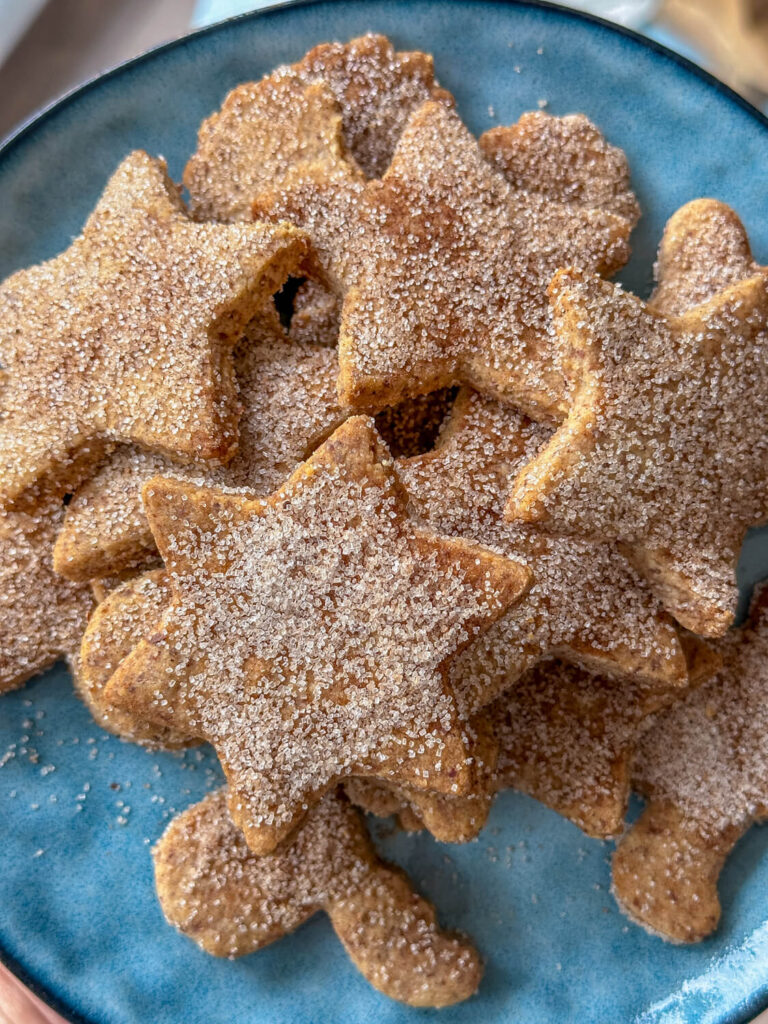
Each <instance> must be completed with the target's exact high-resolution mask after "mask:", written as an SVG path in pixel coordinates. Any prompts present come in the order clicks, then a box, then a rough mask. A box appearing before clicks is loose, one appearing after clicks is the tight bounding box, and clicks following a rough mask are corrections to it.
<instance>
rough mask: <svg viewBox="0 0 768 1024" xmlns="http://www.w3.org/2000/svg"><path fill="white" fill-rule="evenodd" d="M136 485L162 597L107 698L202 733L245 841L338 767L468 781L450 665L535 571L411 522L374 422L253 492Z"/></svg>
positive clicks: (343, 430) (430, 783)
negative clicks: (164, 590) (149, 631)
mask: <svg viewBox="0 0 768 1024" xmlns="http://www.w3.org/2000/svg"><path fill="white" fill-rule="evenodd" d="M143 493H144V504H145V507H146V511H147V516H148V518H149V523H150V526H151V528H152V532H153V534H154V537H155V541H156V543H157V545H158V548H159V550H160V553H161V555H162V557H163V559H164V561H165V564H166V568H167V570H168V572H169V575H170V579H171V587H172V591H173V601H172V604H171V607H170V609H169V610H168V612H167V613H166V614H165V615H164V617H163V619H162V621H161V622H160V624H159V625H158V627H157V629H156V630H155V632H154V633H153V635H152V636H151V637H150V638H149V639H148V640H142V641H140V642H139V644H138V646H137V647H136V648H135V650H134V651H133V652H132V653H131V654H130V655H129V656H128V657H127V658H126V659H125V660H124V661H123V662H122V664H121V665H120V666H119V667H118V669H117V671H116V673H115V675H113V676H112V679H111V680H110V682H109V684H108V686H107V689H106V697H107V699H108V700H110V701H112V702H114V703H115V704H117V705H118V706H119V707H121V708H124V709H126V710H128V711H131V712H132V713H135V714H137V715H139V716H141V717H146V718H147V719H149V720H150V721H154V722H157V723H159V724H162V725H167V726H170V727H173V728H175V729H178V730H179V731H181V732H186V733H189V734H191V735H194V736H198V737H199V738H201V739H203V738H204V739H207V740H209V741H210V742H211V743H212V744H213V746H214V747H215V748H216V751H217V753H218V755H219V757H220V759H221V762H222V766H223V768H224V771H225V774H226V776H227V779H228V781H229V784H230V790H231V798H230V804H231V811H232V816H233V819H234V820H235V822H236V823H237V824H238V825H239V826H240V827H241V828H242V829H243V831H244V832H245V834H246V837H247V840H248V844H249V845H250V846H251V848H252V849H253V850H254V851H255V852H257V853H268V852H269V851H270V850H272V849H274V847H275V846H276V844H277V843H278V842H279V841H280V840H281V839H282V838H283V837H284V836H285V835H287V834H288V832H289V831H290V830H291V828H292V827H293V826H294V825H295V824H296V823H297V822H298V820H299V819H300V818H301V817H302V815H303V813H304V812H305V811H306V809H307V807H308V806H311V805H312V804H313V803H316V802H317V801H318V800H319V799H320V798H321V797H322V795H323V794H324V793H325V792H327V791H328V790H329V789H330V788H332V787H333V786H334V785H335V784H336V782H338V781H339V780H341V779H343V778H344V777H346V776H348V775H355V774H361V775H372V776H374V777H379V778H385V779H387V780H390V781H394V782H398V783H403V782H408V783H411V784H413V785H416V786H420V787H423V788H426V787H430V788H432V789H435V790H437V791H440V792H462V791H466V789H467V787H468V786H469V785H470V782H471V778H472V768H471V765H470V764H469V763H468V761H467V757H468V753H467V752H468V748H469V746H470V737H469V736H468V735H467V733H466V730H465V728H464V727H463V725H462V722H461V716H460V714H459V709H458V707H457V705H456V701H455V699H454V697H453V695H452V693H451V692H450V690H449V689H448V687H447V686H446V682H445V663H446V661H447V659H448V658H449V657H450V655H452V654H453V653H454V652H455V651H456V649H457V648H459V647H460V646H461V645H463V644H465V643H467V642H468V641H469V639H470V638H471V637H472V636H473V635H475V634H476V632H477V631H479V630H480V629H482V628H484V627H487V626H488V625H489V624H490V623H491V622H492V621H493V620H494V619H496V618H498V616H499V615H501V614H503V612H504V611H505V610H506V608H507V607H508V606H509V605H510V604H511V603H512V602H513V601H514V600H516V599H517V598H519V596H520V595H521V594H522V593H523V592H524V591H525V589H526V587H527V586H528V584H529V573H528V570H527V569H525V568H524V567H523V566H521V565H519V564H517V563H514V562H511V561H509V560H507V559H505V558H502V557H501V556H498V555H495V554H490V553H488V552H486V551H484V550H483V549H482V548H480V547H478V546H477V545H474V544H471V543H470V542H468V541H464V540H459V539H456V540H454V539H446V538H441V537H436V536H434V535H432V534H430V533H427V532H425V531H424V530H422V529H420V528H419V527H418V526H417V525H416V524H415V523H413V522H412V521H411V520H409V518H408V516H407V514H406V501H405V495H404V492H403V491H402V489H401V485H400V483H399V481H398V479H397V476H396V474H395V472H394V470H393V467H392V463H391V460H390V458H389V455H388V453H387V451H386V448H385V447H384V445H383V444H382V442H381V441H380V439H379V437H378V435H377V434H376V431H375V429H374V427H373V423H372V421H370V420H369V419H366V418H365V417H353V418H352V419H350V420H348V421H347V422H346V423H345V424H344V425H343V426H341V427H339V429H338V430H337V431H336V432H335V433H334V434H333V435H332V437H331V438H329V440H328V441H326V442H325V443H324V444H323V445H322V446H321V447H320V448H318V450H317V451H316V452H315V453H314V455H312V457H311V458H310V459H308V460H307V462H305V463H303V464H302V465H301V466H299V467H298V469H297V470H296V471H295V472H294V473H293V475H292V476H291V477H290V479H289V480H288V481H287V483H286V484H285V485H284V486H283V487H282V488H281V489H280V490H279V491H277V492H276V493H275V494H274V495H272V496H271V497H270V498H268V499H267V500H264V501H262V500H259V499H257V498H256V497H255V496H250V495H247V494H243V493H226V492H223V491H215V490H212V489H206V488H197V487H194V486H193V485H191V484H188V483H184V482H182V481H178V480H171V479H164V478H160V477H158V478H155V479H154V480H151V481H149V483H148V484H146V485H145V487H144V492H143ZM169 683H171V684H172V685H169Z"/></svg>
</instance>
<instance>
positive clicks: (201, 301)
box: [0, 151, 306, 504]
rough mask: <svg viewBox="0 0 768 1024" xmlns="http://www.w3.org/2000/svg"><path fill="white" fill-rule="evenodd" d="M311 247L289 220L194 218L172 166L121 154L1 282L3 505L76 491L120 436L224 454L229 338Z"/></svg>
mask: <svg viewBox="0 0 768 1024" xmlns="http://www.w3.org/2000/svg"><path fill="white" fill-rule="evenodd" d="M305 250H306V243H305V239H304V237H303V236H302V235H301V234H300V233H299V232H297V231H296V229H295V228H292V227H290V226H289V225H285V224H283V225H265V224H248V225H245V224H238V225H232V226H223V225H214V224H195V223H193V222H192V221H190V220H189V219H188V217H187V215H186V213H185V210H184V206H183V204H182V202H181V199H180V198H179V194H178V190H177V188H176V186H175V185H173V183H172V182H171V181H170V180H169V178H168V177H167V175H166V172H165V165H164V163H162V161H159V160H153V159H152V158H151V157H149V156H147V155H146V153H142V152H139V151H137V152H135V153H132V154H131V155H130V156H128V157H126V159H125V160H123V162H122V163H121V164H120V166H119V167H118V169H117V171H116V172H115V173H114V175H113V176H112V178H111V179H110V181H109V183H108V185H107V187H106V190H105V192H104V194H103V195H102V197H101V199H100V200H99V203H98V205H97V206H96V208H95V210H94V212H93V213H92V214H91V216H90V217H89V218H88V221H87V223H86V225H85V227H84V229H83V233H82V234H81V235H80V236H79V237H78V238H76V239H75V241H74V242H73V243H72V245H71V246H70V247H69V248H68V249H67V250H66V251H65V252H63V253H62V254H61V255H60V256H57V257H55V258H54V259H52V260H49V261H48V262H47V263H42V264H40V265H39V266H35V267H31V268H29V269H28V270H22V271H19V272H18V273H16V274H14V275H13V276H12V277H10V278H8V280H6V281H5V282H4V284H2V286H0V361H2V364H3V367H4V374H3V379H2V384H1V386H0V410H2V416H1V417H0V503H6V504H7V503H8V502H10V501H15V500H16V499H17V498H19V496H20V495H21V494H22V493H23V492H25V491H28V490H29V489H30V488H32V487H33V486H34V485H36V484H37V483H38V482H39V481H41V480H43V479H47V480H48V481H50V482H52V484H54V485H56V486H58V488H59V490H60V493H63V492H64V491H66V490H68V489H71V488H72V487H73V486H75V485H76V484H77V483H78V482H79V481H78V477H79V476H81V474H82V472H83V470H84V468H85V466H87V465H91V464H93V462H94V460H95V459H97V458H99V457H101V455H102V454H103V452H104V449H105V444H106V443H107V442H110V441H130V442H136V443H139V444H141V445H144V446H146V447H147V448H150V449H154V450H158V451H161V452H164V453H165V454H167V455H170V456H172V457H173V456H176V457H182V458H198V459H200V458H204V459H208V458H221V459H226V458H228V457H230V456H231V455H232V454H233V453H234V451H235V448H236V446H237V419H238V416H239V407H238V403H237V396H236V387H235V382H234V374H233V369H232V361H231V349H232V347H233V346H234V344H235V342H236V341H237V340H238V338H239V337H240V336H241V334H242V332H243V329H244V328H245V325H246V324H247V323H248V321H249V320H250V319H251V317H252V316H254V315H255V314H256V312H257V311H258V310H259V309H260V308H261V307H263V306H264V304H265V302H266V301H267V300H268V299H269V297H270V296H271V295H272V294H273V292H275V291H276V290H277V289H278V288H279V287H280V285H281V284H282V283H283V281H284V280H285V279H286V277H287V276H288V274H289V273H291V272H293V271H294V270H295V269H296V267H297V265H298V263H299V261H300V259H301V258H302V257H303V255H304V253H305Z"/></svg>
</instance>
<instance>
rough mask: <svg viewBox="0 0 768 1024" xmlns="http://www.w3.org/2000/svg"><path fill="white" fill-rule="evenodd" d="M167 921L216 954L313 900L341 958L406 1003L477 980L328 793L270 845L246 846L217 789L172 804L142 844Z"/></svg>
mask: <svg viewBox="0 0 768 1024" xmlns="http://www.w3.org/2000/svg"><path fill="white" fill-rule="evenodd" d="M153 855H154V862H155V879H156V883H157V894H158V897H159V899H160V905H161V906H162V908H163V912H164V913H165V916H166V918H167V919H168V921H169V923H170V924H172V925H175V927H176V928H178V929H179V930H180V931H182V932H183V933H184V934H185V935H188V936H189V937H190V938H192V939H194V940H195V942H197V944H198V945H199V946H201V947H202V948H203V949H204V950H205V951H206V952H208V953H213V954H214V955H215V956H227V957H230V958H232V957H237V956H243V955H245V954H247V953H252V952H254V951H255V950H258V949H263V948H264V946H267V945H269V944H270V943H271V942H275V941H276V940H277V939H280V938H282V937H283V936H284V935H286V934H288V933H289V932H292V931H294V930H295V929H296V928H298V927H299V925H300V924H302V923H303V922H304V921H306V920H307V918H309V917H311V916H312V915H313V914H315V913H317V912H318V911H320V910H322V911H324V912H325V913H326V914H328V916H329V918H330V921H331V924H332V925H333V929H334V931H335V932H336V934H337V935H338V937H339V939H340V940H341V942H342V943H343V945H344V948H345V949H346V951H347V953H348V954H349V956H350V958H351V960H352V962H353V963H354V965H355V966H356V967H357V968H358V970H359V971H361V973H362V974H363V975H364V976H365V977H366V978H367V980H368V981H369V982H370V983H371V984H372V985H373V986H374V987H375V988H377V989H379V991H380V992H383V993H384V994H385V995H388V996H390V997H391V998H392V999H398V1000H400V1001H401V1002H404V1003H408V1004H409V1005H411V1006H433V1007H440V1006H450V1005H452V1004H453V1003H457V1002H460V1001H461V1000H463V999H467V998H468V997H469V996H471V995H472V994H473V993H474V992H475V991H476V989H477V986H478V984H479V981H480V977H481V974H482V966H481V964H480V959H479V957H478V955H477V953H476V952H475V950H474V949H473V948H472V946H471V945H470V944H469V943H468V941H467V940H465V939H462V938H460V937H459V936H458V935H455V934H452V933H449V932H445V931H443V930H442V929H441V928H440V927H439V925H438V924H437V921H436V918H435V911H434V909H433V907H432V906H431V905H430V904H429V903H427V902H426V900H424V899H422V898H421V897H420V896H418V894H417V893H416V892H415V891H414V889H413V887H412V885H411V883H410V881H409V880H408V878H407V877H406V875H405V874H404V873H403V872H402V871H400V870H399V869H398V868H395V867H393V866H391V865H389V864H386V863H385V862H384V861H382V860H380V859H379V857H378V856H377V855H376V851H375V850H374V847H373V844H372V843H371V840H370V838H369V836H368V832H367V830H366V828H365V825H364V824H363V822H362V820H361V818H360V815H359V814H358V812H357V811H355V810H354V808H352V807H351V806H350V805H349V804H348V803H347V801H346V800H344V798H343V797H341V796H336V795H335V794H332V793H329V794H328V795H327V796H326V797H325V799H324V800H323V801H322V802H321V803H320V804H318V805H317V806H315V807H314V808H312V810H311V811H310V812H309V814H308V815H307V817H306V819H305V821H304V822H303V823H302V824H301V825H300V826H299V827H298V828H297V829H296V831H295V832H294V834H293V835H292V836H291V837H290V838H289V839H288V840H287V841H286V842H284V843H282V844H281V845H280V846H279V847H278V848H277V849H276V850H275V851H274V852H273V853H270V854H267V855H266V856H262V857H259V856H257V855H256V854H254V853H253V852H252V851H251V850H249V849H248V846H247V845H246V842H245V838H244V836H243V834H242V832H241V831H240V830H239V829H238V828H237V827H236V826H235V825H234V824H233V822H232V820H231V818H230V816H229V813H228V811H227V798H226V792H225V791H224V790H219V791H218V792H217V793H213V794H212V795H211V796H208V797H206V798H205V800H202V801H201V802H200V803H199V804H195V805H194V806H193V807H190V808H189V810H187V811H185V812H184V813H183V814H180V815H178V817H176V818H175V819H174V820H173V821H172V822H171V824H170V825H169V827H168V829H167V830H166V832H165V834H164V835H163V837H162V839H161V840H160V841H159V843H158V844H157V846H156V847H155V849H154V851H153Z"/></svg>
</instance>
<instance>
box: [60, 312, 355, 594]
mask: <svg viewBox="0 0 768 1024" xmlns="http://www.w3.org/2000/svg"><path fill="white" fill-rule="evenodd" d="M234 361H235V370H236V373H237V383H238V386H239V398H240V404H241V406H242V409H243V412H242V416H241V418H240V423H239V435H240V441H239V445H238V449H237V453H236V454H235V456H234V458H233V459H232V460H231V461H230V462H229V463H227V465H226V466H221V465H205V464H203V463H200V462H196V463H190V464H189V465H187V466H179V465H176V464H174V463H173V462H171V461H170V460H169V459H167V458H166V457H165V456H163V455H159V454H157V453H152V452H146V451H144V450H142V449H140V448H137V447H135V446H127V445H126V446H122V447H120V448H118V449H117V451H116V452H115V453H114V454H113V455H111V456H110V457H109V458H108V460H107V461H106V462H105V463H104V465H103V466H102V467H101V468H100V469H99V470H98V472H97V473H96V474H95V475H94V476H93V477H92V478H91V479H90V480H89V481H87V482H86V483H85V484H84V485H83V486H82V487H80V488H79V489H78V490H77V492H76V493H75V495H74V497H73V499H72V501H71V502H70V504H69V506H68V508H67V513H66V516H65V518H64V525H63V527H62V529H61V532H60V534H59V537H58V539H57V541H56V549H55V552H54V564H55V566H56V569H57V571H59V572H61V573H64V575H66V576H68V577H69V578H71V579H75V580H90V579H95V578H96V577H99V576H107V575H112V574H115V573H119V572H120V571H121V570H122V569H124V568H125V567H126V566H129V565H135V564H140V563H143V562H145V561H146V560H147V559H149V558H151V557H152V556H153V554H155V553H156V548H155V542H154V540H153V538H152V531H151V530H150V528H149V523H148V522H147V517H146V515H145V514H144V508H143V506H142V503H141V488H142V485H143V484H144V483H146V481H147V480H149V479H150V478H151V477H153V476H156V475H158V474H166V475H168V476H173V477H176V478H177V479H179V480H189V481H190V482H193V483H197V484H199V485H200V486H203V485H205V484H209V485H210V486H212V487H228V488H232V487H234V488H238V487H244V488H247V489H248V490H249V491H254V492H256V493H257V494H269V493H270V492H271V491H273V490H274V489H275V488H276V487H278V486H279V485H280V484H281V483H282V482H283V481H284V480H285V479H286V478H287V477H288V476H289V475H290V473H291V472H292V471H293V469H295V467H296V465H297V464H298V463H299V462H301V461H302V460H303V459H305V458H306V457H307V456H308V455H309V454H310V453H311V452H312V451H313V450H314V448H315V447H316V446H317V445H318V444H319V443H320V442H321V441H323V440H324V439H325V438H326V437H327V436H328V434H330V433H332V432H333V430H334V429H335V428H336V427H337V426H338V425H339V423H340V422H341V421H342V420H343V419H344V413H343V412H342V410H341V409H340V408H339V406H338V402H337V399H336V377H337V375H338V366H337V362H336V356H335V353H333V352H332V351H330V350H329V349H324V348H319V347H317V346H314V345H300V344H291V343H289V342H288V340H287V338H286V336H285V332H284V331H283V329H282V327H281V326H280V323H279V321H278V319H277V315H276V313H275V312H274V310H271V311H269V312H262V313H260V314H259V315H258V316H257V317H255V318H254V319H253V320H252V321H251V323H250V324H249V325H248V327H247V329H246V333H245V337H244V338H243V339H242V341H241V342H240V343H239V344H238V346H237V348H236V349H235V354H234Z"/></svg>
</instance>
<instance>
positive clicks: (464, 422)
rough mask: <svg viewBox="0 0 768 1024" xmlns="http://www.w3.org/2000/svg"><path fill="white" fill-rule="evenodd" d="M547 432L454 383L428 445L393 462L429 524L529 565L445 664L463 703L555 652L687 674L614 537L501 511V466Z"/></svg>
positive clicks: (640, 670)
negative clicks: (515, 589)
mask: <svg viewBox="0 0 768 1024" xmlns="http://www.w3.org/2000/svg"><path fill="white" fill-rule="evenodd" d="M551 433H552V431H551V429H550V428H548V427H545V426H542V425H539V424H535V423H532V422H531V421H530V420H527V419H526V418H525V417H524V416H523V415H522V414H521V413H519V412H517V411H516V410H514V409H511V408H509V407H508V406H503V405H501V404H500V403H498V402H496V401H494V400H493V399H490V398H482V397H481V396H480V395H478V394H476V393H474V392H471V391H470V390H469V389H465V390H464V391H462V392H460V394H459V397H458V399H457V400H456V404H455V406H454V409H453V412H452V414H451V417H450V419H449V420H448V422H447V424H446V426H445V428H444V430H443V432H442V434H441V437H440V440H439V443H438V446H437V448H436V449H435V450H434V451H432V452H428V453H427V454H425V455H421V456H418V457H416V458H413V459H404V460H401V461H400V462H398V472H399V473H400V476H401V478H402V480H403V483H404V484H405V487H406V489H407V490H408V493H409V495H410V497H411V502H412V506H413V508H414V510H415V512H416V513H417V514H418V515H419V516H420V517H421V518H422V519H423V521H424V522H426V523H427V524H428V525H429V526H430V528H431V529H433V530H436V531H438V532H440V533H445V534H450V535H454V536H462V537H468V538H469V539H471V540H473V541H475V542H476V543H478V544H482V545H483V546H485V547H489V548H491V549H493V550H495V551H498V552H499V553H501V554H504V555H506V556H507V557H509V558H514V559H519V560H520V561H522V562H525V564H526V565H528V567H529V568H530V569H531V571H532V572H533V584H532V586H531V589H530V590H529V591H528V593H527V595H526V596H525V597H524V598H523V600H522V601H520V602H518V603H517V604H516V605H514V606H513V607H512V608H511V609H510V610H509V611H508V612H507V613H506V615H504V616H503V617H502V618H501V619H499V621H498V622H496V623H495V624H494V625H493V626H491V628H490V629H489V630H488V631H487V632H485V633H484V634H483V635H482V636H480V637H478V638H477V640H475V641H474V642H473V643H472V644H471V645H470V646H469V647H467V648H466V649H465V650H464V651H463V652H462V653H461V654H459V655H458V656H457V657H456V658H455V659H454V660H453V662H452V664H451V680H452V682H453V684H454V686H456V687H460V688H461V692H462V695H463V698H464V699H465V700H466V702H467V704H468V706H469V707H470V708H476V707H477V706H478V705H479V703H480V702H481V701H482V700H487V699H488V698H489V697H492V696H493V695H494V694H499V693H501V692H502V691H503V690H506V689H508V688H510V687H511V686H513V685H514V683H515V682H516V681H517V680H518V679H519V678H520V676H521V675H522V674H523V673H524V672H525V671H526V670H527V669H528V668H530V667H531V666H532V665H534V664H535V663H536V662H538V661H540V660H542V659H545V658H548V657H552V656H554V655H558V656H560V657H561V658H565V659H567V660H569V661H575V662H577V663H578V664H581V665H584V666H587V667H591V668H593V669H596V670H599V671H601V672H608V673H611V674H613V675H615V676H616V675H618V676H624V677H632V676H635V677H638V678H641V679H645V680H655V681H663V682H665V683H669V684H675V683H678V684H684V683H685V682H686V680H687V673H686V669H685V659H684V657H683V653H682V651H681V649H680V644H679V642H678V638H677V632H676V630H675V628H674V625H673V624H672V623H671V622H669V621H668V620H667V618H666V616H664V615H663V614H661V613H660V610H659V606H658V601H657V600H656V598H655V597H654V596H653V595H652V594H651V592H650V591H649V589H648V588H647V586H646V585H645V584H644V582H643V581H642V580H641V579H640V577H639V576H638V574H637V573H636V572H635V570H634V569H633V568H632V566H631V565H630V564H629V562H628V561H627V560H626V558H625V557H624V556H623V555H622V554H621V553H620V552H619V551H618V550H617V549H616V547H615V545H614V544H611V543H607V544H606V543H600V542H597V541H593V540H586V539H582V538H579V537H556V536H549V535H547V534H545V533H542V532H541V531H540V530H537V529H536V527H531V526H527V525H525V524H522V523H505V522H504V520H503V517H502V513H503V508H504V500H505V497H506V493H507V488H508V480H509V477H510V475H513V474H514V473H515V472H517V471H519V470H520V469H521V468H522V467H523V466H525V465H526V464H527V463H528V462H529V461H530V459H531V458H533V457H534V456H535V454H536V452H537V451H538V450H539V449H540V448H541V447H542V445H544V444H546V442H547V440H548V439H549V437H550V436H551Z"/></svg>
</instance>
